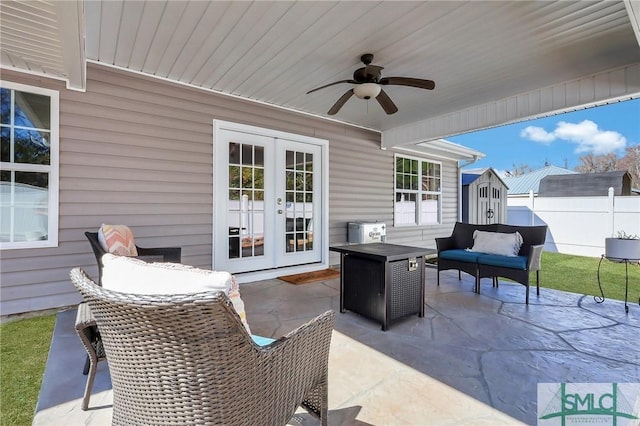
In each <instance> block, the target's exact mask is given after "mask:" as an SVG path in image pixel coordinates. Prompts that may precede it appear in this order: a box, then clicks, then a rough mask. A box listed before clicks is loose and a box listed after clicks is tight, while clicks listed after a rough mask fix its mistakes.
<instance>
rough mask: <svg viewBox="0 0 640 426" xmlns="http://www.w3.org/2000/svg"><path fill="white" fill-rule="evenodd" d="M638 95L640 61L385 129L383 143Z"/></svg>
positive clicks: (413, 140)
mask: <svg viewBox="0 0 640 426" xmlns="http://www.w3.org/2000/svg"><path fill="white" fill-rule="evenodd" d="M634 3H637V2H634ZM634 7H635V6H634ZM634 98H640V63H634V64H630V65H626V66H624V67H620V68H616V69H613V70H608V71H604V72H601V73H597V74H592V75H589V76H586V77H583V78H579V79H577V80H571V81H565V82H562V83H558V84H556V85H553V86H548V87H543V88H540V89H537V90H533V91H531V92H526V93H522V94H519V95H515V96H512V97H509V98H505V99H501V100H498V101H492V102H488V103H485V104H482V105H476V106H473V107H471V108H467V109H464V110H460V111H455V112H452V113H449V114H445V115H441V116H438V117H433V118H428V119H426V120H422V121H418V122H416V123H410V124H406V125H403V126H399V127H395V128H393V129H389V130H385V131H383V132H382V148H391V147H395V146H399V145H412V144H419V143H421V142H424V141H428V140H434V139H441V138H445V137H447V136H453V135H459V134H461V133H468V132H472V131H476V130H483V129H488V128H491V127H497V126H502V125H505V124H512V123H517V122H521V121H527V120H533V119H536V118H542V117H548V116H551V115H556V114H561V113H565V112H570V111H576V110H580V109H585V108H590V107H595V106H600V105H605V104H608V103H615V102H620V101H624V100H629V99H634Z"/></svg>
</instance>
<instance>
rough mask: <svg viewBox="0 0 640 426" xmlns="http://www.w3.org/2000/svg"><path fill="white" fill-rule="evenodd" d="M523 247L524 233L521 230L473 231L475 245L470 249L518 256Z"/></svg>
mask: <svg viewBox="0 0 640 426" xmlns="http://www.w3.org/2000/svg"><path fill="white" fill-rule="evenodd" d="M520 247H522V235H520V233H519V232H514V233H503V232H487V231H474V232H473V247H472V248H471V249H469V250H470V251H475V252H480V253H489V254H499V255H502V256H517V255H518V252H519V251H520Z"/></svg>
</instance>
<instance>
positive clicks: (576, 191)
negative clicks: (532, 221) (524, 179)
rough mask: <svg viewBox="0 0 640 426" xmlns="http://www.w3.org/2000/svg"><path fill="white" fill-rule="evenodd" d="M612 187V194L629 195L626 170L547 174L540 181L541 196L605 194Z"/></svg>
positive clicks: (628, 178)
mask: <svg viewBox="0 0 640 426" xmlns="http://www.w3.org/2000/svg"><path fill="white" fill-rule="evenodd" d="M609 188H613V193H614V195H631V175H630V174H629V172H626V171H615V172H604V173H576V174H571V175H556V176H547V177H545V178H544V179H542V180H541V181H540V189H539V191H538V195H540V196H541V197H588V196H604V195H607V193H608V191H609Z"/></svg>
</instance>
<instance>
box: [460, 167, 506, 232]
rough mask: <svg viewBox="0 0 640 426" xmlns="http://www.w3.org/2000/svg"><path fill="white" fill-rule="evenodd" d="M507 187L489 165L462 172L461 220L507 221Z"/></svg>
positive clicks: (477, 221) (468, 221)
mask: <svg viewBox="0 0 640 426" xmlns="http://www.w3.org/2000/svg"><path fill="white" fill-rule="evenodd" d="M508 190H509V188H508V187H507V185H505V183H504V181H503V180H502V179H501V178H500V176H498V174H497V173H496V171H495V170H493V169H492V168H491V167H489V168H487V169H474V170H465V171H464V172H463V173H462V221H463V222H465V223H473V224H487V223H507V191H508Z"/></svg>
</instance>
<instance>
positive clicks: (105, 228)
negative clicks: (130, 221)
mask: <svg viewBox="0 0 640 426" xmlns="http://www.w3.org/2000/svg"><path fill="white" fill-rule="evenodd" d="M98 241H99V242H100V245H101V246H102V248H103V249H104V251H106V252H107V253H112V254H116V255H118V256H137V255H138V249H137V248H136V243H135V240H134V239H133V232H131V229H129V227H128V226H125V225H105V224H104V223H103V224H102V226H101V227H100V230H99V231H98Z"/></svg>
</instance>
